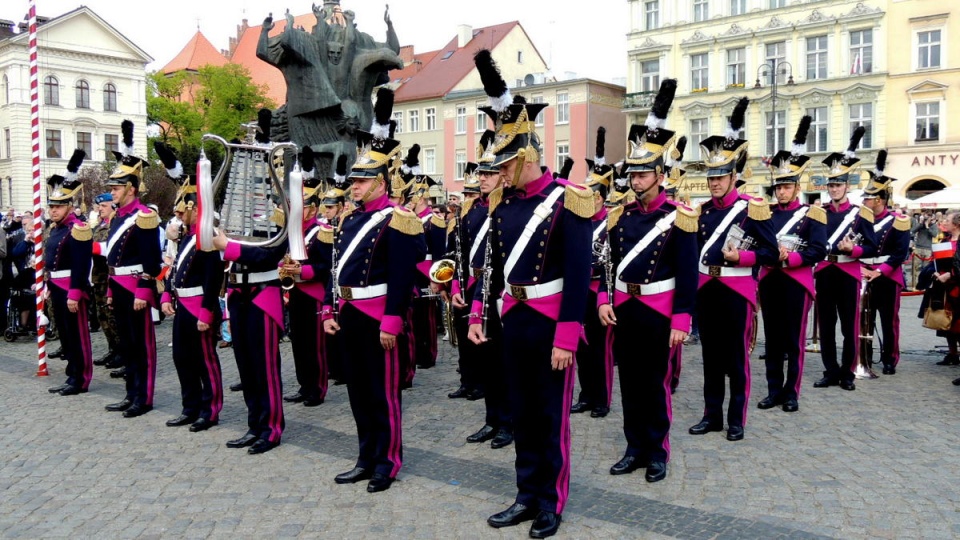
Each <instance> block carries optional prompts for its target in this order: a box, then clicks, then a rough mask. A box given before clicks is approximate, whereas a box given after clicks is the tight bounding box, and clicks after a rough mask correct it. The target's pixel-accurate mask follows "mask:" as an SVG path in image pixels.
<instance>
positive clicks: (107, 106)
mask: <svg viewBox="0 0 960 540" xmlns="http://www.w3.org/2000/svg"><path fill="white" fill-rule="evenodd" d="M103 110H105V111H116V110H117V87H116V86H114V85H113V83H107V84H106V85H104V87H103Z"/></svg>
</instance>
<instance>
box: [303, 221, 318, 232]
mask: <svg viewBox="0 0 960 540" xmlns="http://www.w3.org/2000/svg"><path fill="white" fill-rule="evenodd" d="M316 224H317V220H316V218H314V219H311V220H307V221H304V222H303V232H307V231H309V230H310V229H311V228H312V227H313V226H314V225H316Z"/></svg>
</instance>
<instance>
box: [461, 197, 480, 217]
mask: <svg viewBox="0 0 960 540" xmlns="http://www.w3.org/2000/svg"><path fill="white" fill-rule="evenodd" d="M476 200H477V199H476V198H473V199H467V200H466V201H464V203H463V206H461V207H460V217H464V216H466V215H467V212H469V211H470V209H471V208H473V202H474V201H476Z"/></svg>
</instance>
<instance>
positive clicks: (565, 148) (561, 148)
mask: <svg viewBox="0 0 960 540" xmlns="http://www.w3.org/2000/svg"><path fill="white" fill-rule="evenodd" d="M568 157H570V143H566V142H564V143H560V144H558V145H557V168H556V169H554V170H555V171H560V170H561V169H563V162H564V161H566V160H567V158H568Z"/></svg>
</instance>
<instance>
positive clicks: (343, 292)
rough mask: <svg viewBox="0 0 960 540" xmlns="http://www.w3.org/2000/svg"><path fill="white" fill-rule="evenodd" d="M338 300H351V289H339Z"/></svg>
mask: <svg viewBox="0 0 960 540" xmlns="http://www.w3.org/2000/svg"><path fill="white" fill-rule="evenodd" d="M340 298H343V299H344V300H353V287H340Z"/></svg>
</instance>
